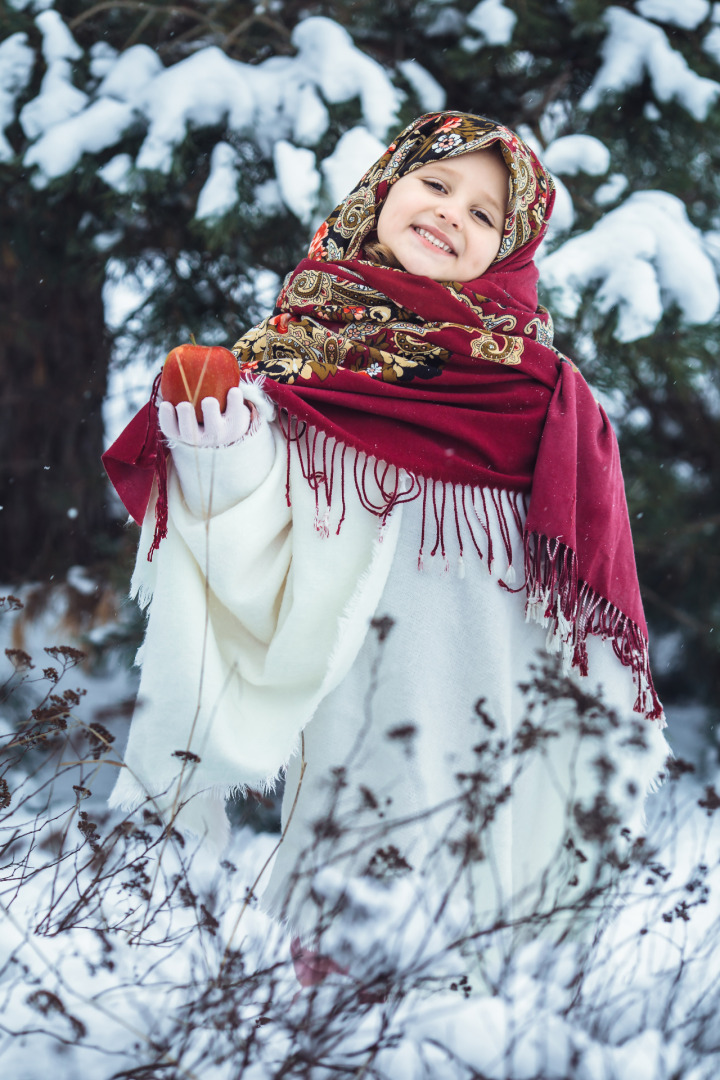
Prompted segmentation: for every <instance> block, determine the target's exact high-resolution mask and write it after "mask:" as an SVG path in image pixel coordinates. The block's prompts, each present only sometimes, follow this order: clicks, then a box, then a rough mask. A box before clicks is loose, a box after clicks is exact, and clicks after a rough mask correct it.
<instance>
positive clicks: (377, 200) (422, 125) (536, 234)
mask: <svg viewBox="0 0 720 1080" xmlns="http://www.w3.org/2000/svg"><path fill="white" fill-rule="evenodd" d="M491 146H496V147H497V148H498V150H499V151H500V153H501V154H502V157H503V160H504V162H505V164H506V166H507V168H508V173H509V191H508V203H507V210H506V214H505V227H504V229H503V235H502V240H501V242H500V250H499V251H498V254H497V257H496V258H495V260H494V263H493V265H494V266H497V265H498V264H499V263H502V262H503V261H504V260H506V259H507V258H508V256H510V255H512V254H513V252H515V251H517V250H518V249H519V248H524V247H526V245H528V244H530V243H531V242H533V241H536V242H539V241H540V239H542V236H543V234H544V232H545V228H546V223H547V219H548V218H549V216H550V212H551V210H552V205H553V201H554V198H555V189H554V185H553V182H552V180H551V178H550V176H549V175H548V173H547V172H546V171H545V169H544V168H543V166H542V165H541V164H540V162H539V161H538V159H537V157H536V156H535V154H534V153H533V152H532V150H531V149H530V147H529V146H527V145H526V144H525V143H524V142H523V141H522V140H521V139H520V138H519V137H518V136H517V135H516V134H515V132H514V131H510V129H509V128H506V127H503V126H502V125H501V124H496V123H494V122H493V121H492V120H488V119H486V118H485V117H482V116H473V115H471V114H469V113H455V112H446V113H440V114H438V113H431V114H429V115H428V116H421V117H420V118H419V119H418V120H415V121H414V122H413V123H412V124H410V125H409V126H408V127H406V128H405V130H404V131H401V132H400V134H399V135H398V136H397V138H396V139H395V140H394V142H392V143H391V144H390V146H389V147H388V148H387V150H386V151H385V153H384V154H383V156H382V157H381V158H380V159H379V161H376V162H375V164H374V165H373V166H372V167H371V168H370V169H369V170H368V171H367V172H366V173H365V175H364V176H363V178H362V179H361V181H360V183H359V184H358V185H357V187H355V188H354V189H353V190H352V191H351V192H350V194H349V195H347V196H346V198H345V199H343V201H342V203H341V204H340V206H338V207H336V208H335V210H333V212H332V214H330V216H329V217H328V219H327V220H326V221H324V222H323V224H322V225H321V226H320V228H319V229H318V231H317V233H316V234H315V237H314V239H313V242H312V244H311V245H310V251H309V255H310V258H311V259H318V260H320V261H322V262H326V261H327V262H342V261H344V260H347V259H355V258H361V257H362V246H363V243H364V242H365V241H366V240H367V238H368V236H369V235H370V234H371V233H372V232H373V230H374V229H375V228H376V226H377V219H378V216H379V213H380V210H381V208H382V204H383V203H384V201H385V199H386V198H387V195H388V192H389V190H390V187H391V186H392V185H393V184H394V183H395V182H396V181H397V180H399V179H400V178H401V177H402V176H406V175H407V174H409V173H411V172H414V170H415V169H419V168H420V167H421V166H423V165H428V164H430V163H431V162H434V161H444V160H447V159H448V158H454V157H459V156H460V155H461V154H469V153H471V152H472V151H474V150H487V149H489V148H490V147H491ZM536 246H537V243H533V248H532V252H528V251H527V250H526V255H527V254H530V255H532V254H533V253H534V251H535V249H536Z"/></svg>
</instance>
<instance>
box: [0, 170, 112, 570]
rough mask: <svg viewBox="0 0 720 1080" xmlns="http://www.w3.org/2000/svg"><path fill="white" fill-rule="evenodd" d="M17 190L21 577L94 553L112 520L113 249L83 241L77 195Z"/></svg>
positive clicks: (1, 470) (8, 354)
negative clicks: (108, 303) (108, 276)
mask: <svg viewBox="0 0 720 1080" xmlns="http://www.w3.org/2000/svg"><path fill="white" fill-rule="evenodd" d="M11 194H12V196H14V197H11V198H8V199H7V201H6V202H5V206H4V208H3V211H2V218H3V221H2V231H1V233H0V235H2V237H3V239H2V242H1V247H0V298H1V299H2V310H3V312H4V326H3V332H2V334H1V335H0V505H1V506H2V510H0V531H1V532H2V570H1V571H0V573H1V574H2V578H3V579H4V580H5V581H10V582H14V581H21V580H28V579H44V578H48V577H50V576H52V575H55V576H60V575H62V574H64V572H65V571H66V570H67V568H68V567H69V566H71V565H73V564H75V563H80V564H85V565H86V564H88V563H91V562H94V561H95V560H96V559H97V557H98V555H99V554H100V553H101V552H103V550H104V551H107V541H108V539H109V537H110V534H111V530H112V525H111V524H110V523H109V521H108V515H107V513H106V508H105V504H106V500H107V488H106V483H105V480H104V474H103V470H102V466H101V462H100V454H101V453H102V448H103V421H102V402H103V398H104V395H105V388H106V383H107V366H108V360H109V354H110V341H109V339H108V335H107V332H106V330H105V324H104V317H103V302H102V280H103V265H104V258H103V256H101V255H99V254H98V253H97V252H96V251H95V250H94V249H93V247H92V245H91V244H89V243H88V242H87V240H85V242H84V243H82V241H81V240H80V233H81V225H80V221H81V217H82V212H83V207H82V204H81V202H80V199H79V196H78V195H77V194H72V195H69V196H67V197H65V198H62V199H52V198H50V197H48V196H47V194H46V193H44V192H34V191H32V189H30V188H29V185H28V184H27V182H25V184H24V185H22V184H21V183H18V184H16V185H14V186H13V190H12V192H11ZM116 535H117V532H116Z"/></svg>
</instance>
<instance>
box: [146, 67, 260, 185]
mask: <svg viewBox="0 0 720 1080" xmlns="http://www.w3.org/2000/svg"><path fill="white" fill-rule="evenodd" d="M250 71H251V69H250V66H249V65H248V64H241V63H239V62H237V61H235V60H231V59H230V58H229V57H228V56H227V55H226V54H225V53H224V52H223V51H222V50H221V49H218V48H217V47H216V46H211V47H209V48H206V49H201V50H200V51H199V52H196V53H194V54H193V55H192V56H189V57H187V58H186V59H185V60H181V61H180V62H179V63H177V64H173V65H172V67H169V68H165V69H164V70H163V71H162V72H161V73H160V74H159V75H158V76H157V77H156V78H155V79H153V80H152V81H151V82H149V83H147V84H146V85H145V86H144V87H141V89H140V91H139V93H138V96H137V98H136V104H137V105H138V106H139V107H140V108H141V109H142V111H143V113H144V114H145V116H146V117H147V119H148V120H149V122H150V126H149V129H148V133H147V136H146V137H145V141H144V142H143V144H142V146H141V148H140V152H139V153H138V156H137V166H138V168H139V169H156V170H158V171H159V172H163V173H168V172H170V168H171V166H172V154H173V149H174V148H175V146H177V145H178V144H179V143H181V142H182V140H183V139H184V138H185V134H186V132H187V129H188V127H189V126H195V127H203V126H210V125H216V124H222V123H223V122H225V121H226V122H227V123H228V126H229V127H230V128H231V129H232V130H233V131H242V130H244V128H246V127H250V125H251V124H252V121H253V118H254V114H255V100H254V96H253V92H252V89H251V82H250V80H251V74H250Z"/></svg>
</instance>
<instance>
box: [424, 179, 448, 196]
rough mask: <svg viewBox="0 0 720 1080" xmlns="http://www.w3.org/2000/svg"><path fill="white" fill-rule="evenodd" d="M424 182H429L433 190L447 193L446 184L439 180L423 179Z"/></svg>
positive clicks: (428, 184)
mask: <svg viewBox="0 0 720 1080" xmlns="http://www.w3.org/2000/svg"><path fill="white" fill-rule="evenodd" d="M423 183H424V184H427V186H428V187H430V188H432V189H433V191H441V192H442V193H443V194H445V185H444V184H441V183H440V181H439V180H423Z"/></svg>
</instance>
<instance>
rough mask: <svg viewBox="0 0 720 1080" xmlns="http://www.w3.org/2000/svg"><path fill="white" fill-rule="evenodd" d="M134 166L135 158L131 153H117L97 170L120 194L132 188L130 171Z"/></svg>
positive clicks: (109, 185) (102, 178) (101, 177)
mask: <svg viewBox="0 0 720 1080" xmlns="http://www.w3.org/2000/svg"><path fill="white" fill-rule="evenodd" d="M132 167H133V159H132V158H131V157H130V155H129V154H116V155H115V157H114V158H111V159H110V161H108V162H107V164H105V165H101V166H100V168H99V169H98V171H97V174H98V176H99V177H100V179H101V180H104V182H105V183H106V184H107V185H108V187H111V188H114V189H115V191H117V192H119V193H120V194H124V193H125V192H127V191H129V190H130V186H131V185H130V179H129V177H130V173H131V171H132Z"/></svg>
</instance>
